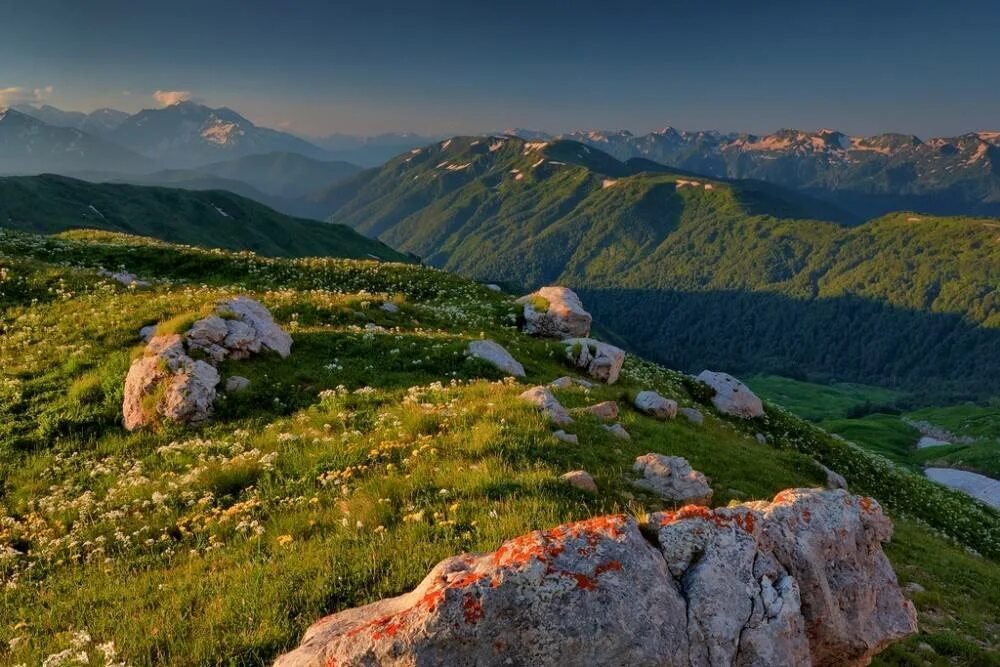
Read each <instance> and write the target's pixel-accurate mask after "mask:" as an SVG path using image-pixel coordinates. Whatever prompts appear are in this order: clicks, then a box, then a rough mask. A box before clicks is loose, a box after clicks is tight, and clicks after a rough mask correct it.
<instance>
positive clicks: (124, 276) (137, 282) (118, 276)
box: [97, 269, 149, 287]
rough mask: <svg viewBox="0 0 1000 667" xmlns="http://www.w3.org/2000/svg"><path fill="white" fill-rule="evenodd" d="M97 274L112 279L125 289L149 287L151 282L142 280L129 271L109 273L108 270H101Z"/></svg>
mask: <svg viewBox="0 0 1000 667" xmlns="http://www.w3.org/2000/svg"><path fill="white" fill-rule="evenodd" d="M97 273H98V274H99V275H102V276H105V277H108V278H111V279H112V280H114V281H115V282H117V283H120V284H122V285H124V286H125V287H149V282H147V281H145V280H141V279H140V278H139V277H138V276H137V275H135V274H134V273H129V272H128V271H108V270H106V269H101V270H99V271H98V272H97Z"/></svg>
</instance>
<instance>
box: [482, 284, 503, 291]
mask: <svg viewBox="0 0 1000 667" xmlns="http://www.w3.org/2000/svg"><path fill="white" fill-rule="evenodd" d="M486 289H488V290H489V291H491V292H502V291H503V289H502V288H501V287H500V286H499V285H497V284H495V283H489V284H487V285H486Z"/></svg>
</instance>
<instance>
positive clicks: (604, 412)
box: [581, 401, 618, 419]
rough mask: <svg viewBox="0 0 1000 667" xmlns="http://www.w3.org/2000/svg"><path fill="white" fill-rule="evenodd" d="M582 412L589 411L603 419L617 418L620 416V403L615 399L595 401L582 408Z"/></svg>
mask: <svg viewBox="0 0 1000 667" xmlns="http://www.w3.org/2000/svg"><path fill="white" fill-rule="evenodd" d="M581 411H582V412H589V413H590V414H592V415H596V416H597V417H600V418H601V419H617V418H618V404H617V403H615V402H614V401H601V402H600V403H595V404H594V405H591V406H589V407H586V408H581Z"/></svg>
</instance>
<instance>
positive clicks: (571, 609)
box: [275, 471, 916, 667]
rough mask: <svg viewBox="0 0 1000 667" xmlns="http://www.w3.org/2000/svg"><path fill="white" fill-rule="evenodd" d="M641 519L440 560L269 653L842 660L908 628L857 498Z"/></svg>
mask: <svg viewBox="0 0 1000 667" xmlns="http://www.w3.org/2000/svg"><path fill="white" fill-rule="evenodd" d="M576 473H582V474H586V473H584V472H583V471H574V473H570V474H576ZM566 477H568V476H564V478H566ZM588 477H589V476H588ZM567 481H569V480H568V479H567ZM648 528H649V532H650V540H652V542H651V541H647V539H646V538H644V537H643V535H642V533H640V531H639V527H638V525H637V524H636V522H635V520H634V519H632V518H631V517H628V516H625V515H611V516H601V517H596V518H593V519H588V520H586V521H580V522H576V523H570V524H565V525H562V526H558V527H556V528H553V529H551V530H546V531H535V532H532V533H529V534H527V535H523V536H521V537H517V538H514V539H512V540H509V541H507V542H504V543H503V544H502V545H501V546H500V548H499V549H497V550H496V551H495V552H492V553H488V554H463V555H460V556H455V557H452V558H448V559H446V560H444V561H442V562H441V563H439V564H438V565H437V566H436V567H434V568H433V569H432V570H431V572H430V574H428V576H427V577H426V578H425V579H424V580H423V582H421V583H420V585H419V586H418V587H417V588H416V589H415V590H414V591H412V592H410V593H407V594H405V595H401V596H399V597H396V598H389V599H385V600H381V601H378V602H375V603H372V604H369V605H366V606H363V607H357V608H354V609H348V610H345V611H341V612H339V613H336V614H333V615H332V616H328V617H326V618H324V619H321V620H320V621H318V622H317V623H315V624H313V626H312V627H310V628H309V629H308V630H307V631H306V633H305V636H304V637H303V640H302V643H301V644H300V646H299V647H298V648H297V649H295V650H294V651H292V652H291V653H287V654H285V655H283V656H281V657H279V658H278V660H277V661H276V663H275V665H276V667H320V666H321V665H323V666H325V665H333V664H337V665H347V664H350V665H356V664H365V665H414V664H417V665H446V664H447V665H502V664H510V665H567V666H570V667H576V666H581V667H582V666H584V665H588V666H589V665H633V664H634V665H664V666H667V667H689V666H690V665H742V666H747V667H749V666H751V665H758V666H764V665H809V664H813V665H848V666H854V665H865V664H867V663H868V661H870V660H871V658H872V656H873V655H875V654H876V653H877V652H878V651H880V650H881V649H882V648H884V647H885V646H887V645H888V644H889V643H891V642H893V641H896V640H898V639H901V638H903V637H905V636H907V635H909V634H912V633H914V632H915V631H916V618H915V614H914V610H913V606H912V604H910V603H909V601H907V600H906V599H905V598H904V597H903V596H902V593H901V591H900V590H899V586H898V584H897V582H896V578H895V576H894V574H893V572H892V569H891V567H890V565H889V561H888V559H887V558H886V557H885V554H884V553H883V552H882V549H881V544H880V543H881V542H882V541H884V540H886V539H888V533H889V532H890V530H891V527H890V526H889V523H888V520H887V519H886V518H885V517H884V516H883V515H882V512H881V509H880V508H879V507H878V505H877V504H875V503H874V502H873V501H871V500H870V499H865V498H858V497H855V496H850V495H849V494H847V493H846V492H844V491H822V490H818V489H796V490H788V491H784V492H782V493H780V494H778V496H777V497H775V499H774V501H773V502H771V503H768V502H755V503H746V504H743V505H738V506H735V507H730V508H720V509H715V510H710V509H708V508H704V507H696V506H686V507H683V508H681V509H680V510H678V511H676V512H664V513H656V514H653V515H652V516H651V517H650V521H649V524H648Z"/></svg>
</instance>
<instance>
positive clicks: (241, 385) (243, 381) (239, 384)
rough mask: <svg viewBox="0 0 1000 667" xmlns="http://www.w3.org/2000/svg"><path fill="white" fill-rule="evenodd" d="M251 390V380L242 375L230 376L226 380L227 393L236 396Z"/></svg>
mask: <svg viewBox="0 0 1000 667" xmlns="http://www.w3.org/2000/svg"><path fill="white" fill-rule="evenodd" d="M249 388H250V380H248V379H247V378H245V377H243V376H242V375H230V376H229V377H228V378H226V393H228V394H236V393H239V392H241V391H245V390H246V389H249Z"/></svg>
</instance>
